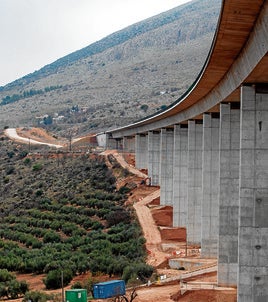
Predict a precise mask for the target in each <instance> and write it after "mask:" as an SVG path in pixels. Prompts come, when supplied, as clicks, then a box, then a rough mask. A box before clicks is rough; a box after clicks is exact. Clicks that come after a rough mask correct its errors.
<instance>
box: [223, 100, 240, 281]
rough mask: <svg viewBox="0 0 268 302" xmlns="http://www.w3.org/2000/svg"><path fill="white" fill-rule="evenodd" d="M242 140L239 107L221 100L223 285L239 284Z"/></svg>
mask: <svg viewBox="0 0 268 302" xmlns="http://www.w3.org/2000/svg"><path fill="white" fill-rule="evenodd" d="M235 104H236V103H235ZM232 106H233V107H234V105H232ZM239 140H240V110H239V109H232V108H231V105H230V104H221V105H220V187H219V190H220V192H219V258H218V283H219V285H222V286H236V284H237V263H238V259H237V258H238V208H239V150H240V146H239Z"/></svg>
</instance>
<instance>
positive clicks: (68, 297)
mask: <svg viewBox="0 0 268 302" xmlns="http://www.w3.org/2000/svg"><path fill="white" fill-rule="evenodd" d="M65 301H66V302H87V290H86V289H68V290H66V291H65Z"/></svg>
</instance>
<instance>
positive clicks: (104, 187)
mask: <svg viewBox="0 0 268 302" xmlns="http://www.w3.org/2000/svg"><path fill="white" fill-rule="evenodd" d="M2 143H3V144H2V148H1V151H0V152H1V158H0V165H1V168H3V169H1V179H0V182H1V184H0V196H1V197H0V223H1V229H0V269H7V270H8V271H10V272H12V271H16V272H20V273H37V274H40V273H46V274H47V277H46V279H45V284H46V285H47V287H48V288H51V284H54V285H53V286H54V287H55V286H56V287H58V286H59V284H56V283H55V282H54V281H53V280H54V277H55V276H56V277H55V278H56V279H57V276H58V274H59V272H60V271H62V270H63V271H64V270H65V268H68V272H67V271H66V272H65V271H64V275H65V276H66V279H65V281H66V282H67V283H68V282H69V281H70V280H71V279H72V278H73V276H75V275H76V274H82V273H85V272H87V271H91V272H92V274H93V275H94V274H99V273H102V274H108V275H110V276H113V275H116V276H119V277H121V276H122V275H123V274H124V272H125V269H127V270H129V266H133V267H137V270H136V271H135V270H134V271H132V277H133V272H134V274H137V275H138V274H139V271H140V269H138V268H141V267H142V266H144V267H143V270H144V271H145V272H147V271H148V270H150V267H147V266H146V264H145V262H144V260H145V256H146V252H145V248H144V243H145V240H144V238H143V236H142V232H141V229H140V226H139V224H138V223H137V221H136V219H135V216H134V215H133V212H132V211H133V210H132V208H131V207H126V206H125V205H124V203H125V201H126V195H124V194H122V193H120V192H119V191H116V186H115V181H116V179H115V177H114V176H113V173H112V171H111V170H109V169H108V167H107V166H106V164H105V161H104V158H103V157H101V156H94V155H91V156H85V155H84V156H78V157H76V158H72V157H68V156H66V157H62V158H60V159H59V158H57V156H56V155H54V156H51V157H49V156H39V157H38V158H34V157H29V156H28V157H22V158H21V156H20V154H21V152H22V151H25V150H22V149H23V148H22V149H21V147H19V146H15V145H14V144H12V143H10V142H9V141H2ZM11 151H12V152H13V153H14V154H13V156H12V158H10V157H9V156H8V155H7V153H8V152H11ZM27 159H28V160H27ZM5 167H13V171H12V173H9V172H8V171H9V169H5ZM33 167H42V168H41V169H36V168H35V169H33ZM7 177H8V182H6V181H5V179H7ZM125 276H128V278H129V273H125ZM146 276H148V273H146ZM51 280H52V281H51ZM65 281H64V282H65Z"/></svg>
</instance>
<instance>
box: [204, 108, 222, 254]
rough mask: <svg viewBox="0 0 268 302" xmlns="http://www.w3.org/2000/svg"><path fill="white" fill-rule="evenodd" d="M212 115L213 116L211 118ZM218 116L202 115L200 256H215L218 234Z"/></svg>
mask: <svg viewBox="0 0 268 302" xmlns="http://www.w3.org/2000/svg"><path fill="white" fill-rule="evenodd" d="M213 117H214V118H213ZM219 124H220V120H219V116H218V117H217V118H215V114H214V115H212V114H204V115H203V167H202V173H203V176H202V188H203V192H202V193H203V198H202V224H201V225H202V226H201V256H202V257H203V258H217V256H218V236H219V199H218V198H219Z"/></svg>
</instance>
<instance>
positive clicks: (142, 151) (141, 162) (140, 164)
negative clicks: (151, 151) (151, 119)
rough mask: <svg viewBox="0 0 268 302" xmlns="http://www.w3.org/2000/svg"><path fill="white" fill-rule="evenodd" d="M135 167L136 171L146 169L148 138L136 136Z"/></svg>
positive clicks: (144, 135)
mask: <svg viewBox="0 0 268 302" xmlns="http://www.w3.org/2000/svg"><path fill="white" fill-rule="evenodd" d="M135 165H136V168H137V169H148V136H147V135H146V134H136V137H135Z"/></svg>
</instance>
